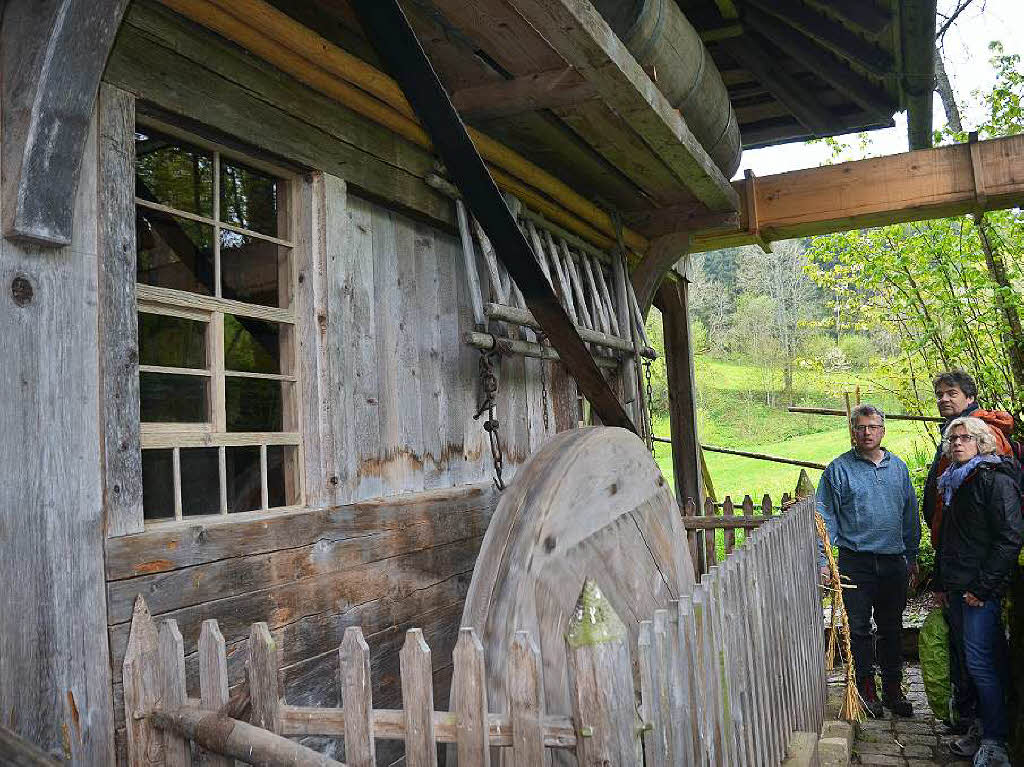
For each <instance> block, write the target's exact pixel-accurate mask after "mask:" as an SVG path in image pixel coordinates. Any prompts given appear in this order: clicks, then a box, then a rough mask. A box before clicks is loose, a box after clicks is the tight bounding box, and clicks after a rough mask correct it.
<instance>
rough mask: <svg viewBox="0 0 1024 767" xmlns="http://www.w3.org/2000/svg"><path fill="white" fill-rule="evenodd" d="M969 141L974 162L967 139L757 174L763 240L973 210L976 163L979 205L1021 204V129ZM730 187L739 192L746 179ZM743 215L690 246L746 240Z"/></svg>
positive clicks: (1023, 164)
mask: <svg viewBox="0 0 1024 767" xmlns="http://www.w3.org/2000/svg"><path fill="white" fill-rule="evenodd" d="M975 146H976V149H975V150H974V155H975V158H976V159H975V161H974V162H972V156H971V148H970V147H969V146H968V145H967V144H955V145H952V146H944V147H937V148H935V149H923V150H919V151H916V152H905V153H903V154H896V155H888V156H886V157H872V158H869V159H866V160H855V161H853V162H845V163H841V164H838V165H826V166H823V167H820V168H809V169H807V170H797V171H790V172H788V173H778V174H775V175H771V176H760V177H758V179H757V184H756V185H755V186H754V189H755V193H756V195H757V211H758V226H759V228H760V231H761V233H762V235H764V236H765V237H767V239H770V240H783V239H789V238H792V237H808V236H812V235H816V234H828V233H830V232H841V231H847V230H850V229H863V228H867V227H873V226H886V225H888V224H898V223H905V222H908V221H922V220H925V219H929V218H945V217H948V216H959V215H964V214H966V213H973V212H974V211H975V210H976V209H977V208H978V197H977V190H976V187H975V172H974V168H975V166H976V165H977V166H979V167H980V168H981V171H980V172H981V175H982V177H983V178H984V179H985V184H984V190H985V199H984V205H983V206H982V209H983V210H1001V209H1004V208H1012V207H1016V206H1020V205H1024V136H1006V137H1004V138H998V139H991V140H989V141H979V142H977V144H976V145H975ZM735 186H736V189H737V192H738V193H739V194H740V196H741V197H743V198H744V199H745V195H746V184H745V182H743V181H737V182H735ZM745 218H746V213H744V214H743V220H741V223H740V227H739V228H737V229H733V230H731V231H727V230H717V231H714V230H705V231H695V232H693V233H692V237H691V240H690V247H689V250H690V252H693V253H696V252H702V251H708V250H716V249H718V248H727V247H734V246H737V245H749V244H752V243H753V242H754V238H753V236H752V235H751V234H750V233H749V232H748V231H746V229H747V222H746V220H745ZM675 236H677V237H678V236H680V233H677V235H675ZM655 242H657V241H655ZM652 248H653V246H652ZM649 252H650V251H649ZM634 279H635V275H634ZM634 284H636V283H634ZM637 295H638V297H639V291H638V292H637Z"/></svg>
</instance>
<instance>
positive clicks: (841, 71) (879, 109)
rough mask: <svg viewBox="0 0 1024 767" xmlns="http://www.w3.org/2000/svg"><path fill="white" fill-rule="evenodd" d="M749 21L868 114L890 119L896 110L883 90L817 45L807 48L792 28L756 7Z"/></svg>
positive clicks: (801, 36)
mask: <svg viewBox="0 0 1024 767" xmlns="http://www.w3.org/2000/svg"><path fill="white" fill-rule="evenodd" d="M747 21H748V23H749V24H750V25H751V26H753V27H754V28H756V29H757V30H758V31H759V32H760V33H761V34H763V35H764V36H765V37H767V38H768V39H770V40H771V41H772V42H773V43H775V44H776V45H777V46H778V47H779V48H781V49H782V50H783V51H784V52H786V53H787V54H789V55H790V56H792V57H793V58H794V59H796V60H797V61H799V62H800V63H801V64H803V65H804V66H805V67H807V68H808V69H809V70H811V71H812V72H814V73H816V74H817V75H818V76H819V77H821V79H823V80H824V81H825V82H827V83H828V84H829V85H831V86H832V87H833V88H835V89H836V90H837V91H839V92H840V93H842V94H844V95H845V96H847V97H849V98H850V99H851V100H852V101H854V102H856V103H857V104H859V105H860V106H862V107H863V108H864V109H866V110H867V111H868V112H872V113H874V114H879V115H882V114H884V115H886V116H890V115H891V114H892V112H893V111H894V110H893V106H894V105H893V104H891V103H890V100H889V99H888V98H887V96H886V94H885V92H884V91H883V90H881V89H879V88H877V87H875V86H874V85H873V84H871V83H870V82H868V81H867V80H865V79H864V78H863V77H861V76H860V75H859V74H857V73H856V72H854V71H853V70H852V69H849V68H848V67H845V66H843V65H842V63H840V62H839V61H836V60H835V59H834V58H832V56H830V55H829V54H828V53H827V52H825V51H823V50H821V48H819V47H818V46H815V45H808V40H807V38H806V37H804V36H803V35H801V34H800V33H799V32H797V31H795V30H794V29H793V28H792V27H790V26H788V25H786V24H784V23H782V22H780V21H778V20H777V19H775V18H774V17H772V16H769V15H768V14H766V13H762V12H761V11H758V10H756V9H753V8H752V9H748V11H747Z"/></svg>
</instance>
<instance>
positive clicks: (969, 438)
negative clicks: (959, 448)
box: [946, 434, 977, 445]
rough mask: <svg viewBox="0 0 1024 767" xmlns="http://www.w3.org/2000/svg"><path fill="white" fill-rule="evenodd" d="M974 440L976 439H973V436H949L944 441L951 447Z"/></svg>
mask: <svg viewBox="0 0 1024 767" xmlns="http://www.w3.org/2000/svg"><path fill="white" fill-rule="evenodd" d="M976 439H977V437H975V436H974V435H973V434H951V435H950V436H948V437H946V441H947V442H949V444H951V445H958V444H960V443H961V442H962V443H965V444H966V443H968V442H973V441H974V440H976Z"/></svg>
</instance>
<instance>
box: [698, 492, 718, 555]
mask: <svg viewBox="0 0 1024 767" xmlns="http://www.w3.org/2000/svg"><path fill="white" fill-rule="evenodd" d="M704 516H705V517H713V516H715V502H714V501H712V500H711V499H710V498H707V499H705V500H704ZM715 535H716V532H715V531H714V530H713V529H712V530H705V531H704V566H703V567H702V568H701V573H706V572H708V571H709V570H710V569H711V568H712V567H714V566H715V565H716V564H718V550H717V547H716V546H715Z"/></svg>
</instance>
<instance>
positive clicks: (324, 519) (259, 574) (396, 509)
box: [106, 485, 497, 763]
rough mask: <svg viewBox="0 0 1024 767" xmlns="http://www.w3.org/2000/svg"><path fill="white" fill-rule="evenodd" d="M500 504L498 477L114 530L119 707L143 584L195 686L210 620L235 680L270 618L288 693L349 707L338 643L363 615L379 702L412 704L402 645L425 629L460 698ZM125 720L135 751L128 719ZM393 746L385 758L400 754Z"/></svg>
mask: <svg viewBox="0 0 1024 767" xmlns="http://www.w3.org/2000/svg"><path fill="white" fill-rule="evenodd" d="M496 503H497V497H496V494H495V492H494V491H493V490H492V489H491V488H490V487H489V486H487V485H476V486H470V487H465V488H460V489H458V490H436V491H430V492H425V493H417V494H409V495H405V496H402V497H401V498H400V499H392V500H380V501H370V502H364V503H359V504H353V505H350V506H345V507H340V508H336V509H331V510H320V511H303V512H287V513H282V514H279V515H270V516H267V515H259V514H246V515H242V516H244V517H246V519H243V520H234V519H231V520H226V521H221V520H219V519H217V518H212V521H209V522H208V523H206V524H201V523H197V524H191V525H180V524H172V525H167V526H163V527H160V526H157V527H153V528H151V529H149V530H147V531H146V532H143V533H137V534H134V535H128V536H122V537H120V538H111V539H109V540H108V542H107V573H106V574H107V579H108V583H107V605H108V610H109V621H110V627H109V634H110V659H111V664H112V665H113V668H114V710H115V711H117V712H122V711H123V710H124V708H123V705H124V704H123V700H124V695H123V689H122V686H121V674H120V669H121V664H122V663H123V662H124V653H125V648H126V646H127V642H128V631H129V625H130V621H131V614H132V603H133V601H134V599H135V596H136V595H137V594H142V595H143V596H144V597H145V598H146V600H147V602H148V604H149V606H150V609H151V610H152V612H153V615H154V617H156V618H157V620H159V619H160V618H174V619H175V620H177V621H178V625H179V627H180V628H181V633H182V636H183V637H184V642H185V652H186V670H187V679H188V682H187V685H188V690H189V693H190V694H192V695H197V694H198V668H199V656H198V641H199V633H200V629H201V627H202V622H203V621H204V620H205V619H207V618H216V619H217V620H218V621H219V622H220V628H221V631H222V632H223V634H224V639H225V640H226V643H227V658H228V676H229V684H230V685H231V686H232V688H234V687H235V686H237V685H238V684H240V683H241V682H242V680H243V679H244V676H245V670H244V663H245V660H246V656H247V654H248V653H247V649H248V645H247V640H248V636H249V625H250V623H252V622H253V621H266V622H267V623H268V625H269V627H270V630H271V632H272V633H273V635H274V637H275V639H276V641H277V644H278V647H279V663H280V666H281V676H282V679H281V685H282V686H281V689H282V690H283V691H284V695H285V697H286V699H287V700H288V702H290V703H295V704H299V705H338V703H339V702H338V653H337V649H338V646H339V645H340V644H341V640H342V638H343V635H344V633H345V629H346V628H347V627H348V626H355V625H359V626H362V627H363V632H364V634H365V635H366V639H367V642H368V643H369V645H370V649H371V664H372V676H373V679H374V683H375V688H374V691H373V696H374V705H375V706H377V707H380V708H388V707H398V706H399V705H400V700H401V689H400V686H399V681H398V680H399V675H398V650H399V649H400V647H401V643H402V640H403V636H404V632H405V630H406V629H407V628H411V627H414V626H421V627H423V629H424V635H425V636H426V637H427V640H428V641H429V642H430V646H431V648H433V649H434V650H435V652H434V653H433V657H434V660H435V667H434V689H435V692H436V696H437V703H438V705H440V706H443V707H446V706H447V702H448V686H449V681H450V676H451V668H450V658H451V652H452V650H453V649H454V645H455V641H456V640H457V638H458V631H459V622H460V618H461V617H462V605H463V601H464V600H465V595H466V591H467V589H468V587H469V581H470V578H471V576H472V571H473V565H474V563H475V560H476V556H477V551H478V550H479V547H480V541H481V539H482V537H483V534H484V532H485V530H486V528H487V523H488V521H489V520H490V517H491V513H492V512H493V510H494V507H495V505H496ZM206 519H208V520H210V519H211V518H206ZM204 521H205V520H204ZM118 725H119V726H118V734H117V742H118V746H119V749H118V750H119V753H120V754H121V756H122V759H123V742H124V726H123V717H122V718H121V719H120V720H119V722H118ZM325 745H326V746H327V747H328V748H334V746H333V744H330V743H328V744H325ZM383 745H386V744H380V745H378V754H379V755H380V756H381V758H382V759H385V758H387V756H388V755H389V754H391V755H394V754H395V753H396V752H395V751H394V750H390V751H389V750H388V749H386V748H382V747H381V746H383ZM335 753H336V752H335ZM398 753H400V748H399V749H398ZM384 763H387V762H384Z"/></svg>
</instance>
